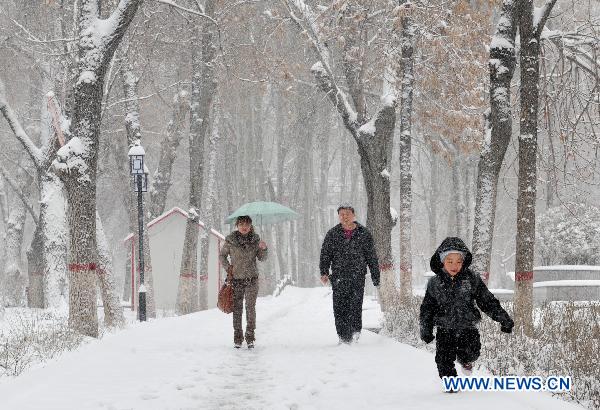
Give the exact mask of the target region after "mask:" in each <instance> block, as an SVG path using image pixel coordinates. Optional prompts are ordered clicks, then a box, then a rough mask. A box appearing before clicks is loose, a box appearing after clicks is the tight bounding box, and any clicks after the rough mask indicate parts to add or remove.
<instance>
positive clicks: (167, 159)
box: [149, 91, 190, 220]
mask: <svg viewBox="0 0 600 410" xmlns="http://www.w3.org/2000/svg"><path fill="white" fill-rule="evenodd" d="M173 100H174V101H173V102H174V104H173V113H172V114H171V119H170V121H169V124H168V125H167V135H166V136H165V138H164V139H163V140H162V142H161V144H160V158H159V160H158V167H157V168H156V172H154V175H153V177H152V187H151V188H150V208H149V215H150V216H149V219H150V220H153V219H154V218H157V217H158V216H160V215H161V214H162V213H163V212H164V211H165V205H166V202H167V195H168V193H169V188H171V184H172V181H171V178H172V170H173V164H174V163H175V159H176V158H177V148H179V144H180V143H181V139H182V138H183V132H182V126H183V123H184V121H185V118H186V116H187V113H188V111H189V109H190V104H189V99H188V95H187V93H186V92H185V91H180V92H179V93H178V94H177V95H176V96H175V98H174V99H173Z"/></svg>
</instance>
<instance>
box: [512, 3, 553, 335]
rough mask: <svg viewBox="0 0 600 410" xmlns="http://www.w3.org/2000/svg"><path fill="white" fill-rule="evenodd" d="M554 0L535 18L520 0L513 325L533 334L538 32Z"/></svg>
mask: <svg viewBox="0 0 600 410" xmlns="http://www.w3.org/2000/svg"><path fill="white" fill-rule="evenodd" d="M555 2H556V0H550V1H549V2H547V3H546V5H545V6H544V8H542V13H541V16H542V17H541V19H540V21H539V22H538V21H534V18H535V17H534V4H533V0H521V1H520V2H519V11H518V15H519V33H520V36H521V59H520V63H521V89H520V98H521V118H520V119H521V122H520V131H519V192H518V196H517V240H516V242H517V243H516V255H515V326H516V327H517V329H522V330H523V331H524V332H525V334H527V335H530V336H531V335H532V334H533V263H534V246H535V203H536V193H537V163H536V161H537V134H538V108H539V79H540V64H539V60H540V35H541V32H542V29H543V28H544V24H545V21H546V19H547V16H548V14H549V13H550V11H551V9H552V7H553V6H554V3H555Z"/></svg>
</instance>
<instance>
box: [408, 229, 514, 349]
mask: <svg viewBox="0 0 600 410" xmlns="http://www.w3.org/2000/svg"><path fill="white" fill-rule="evenodd" d="M448 250H458V251H461V252H463V253H464V255H465V257H464V261H463V266H462V269H461V271H460V272H459V273H457V274H456V276H454V278H452V277H451V276H450V274H448V273H447V272H446V271H444V270H443V269H442V268H443V263H442V261H441V260H440V254H441V253H443V252H445V251H448ZM472 259H473V256H472V255H471V252H470V251H469V248H467V246H466V245H465V243H464V242H463V241H462V240H461V239H460V238H454V237H450V238H446V239H445V240H444V241H443V242H442V243H441V245H440V246H439V247H438V249H437V250H436V251H435V253H434V254H433V256H432V257H431V262H430V266H431V270H432V271H433V272H434V273H435V276H434V277H432V278H431V279H429V282H428V283H427V291H426V292H425V298H424V299H423V303H422V304H421V314H420V324H421V338H423V339H424V340H425V339H427V338H430V339H433V337H432V335H433V327H434V326H438V327H441V328H445V329H467V328H475V325H476V323H477V322H478V321H479V320H481V313H480V312H479V309H481V310H482V311H483V312H484V313H486V314H487V315H488V316H490V317H491V318H492V319H493V320H495V321H496V322H499V323H500V324H501V325H502V327H503V328H512V326H513V321H512V319H511V318H510V316H509V315H508V313H506V311H505V310H504V309H503V308H502V306H501V305H500V302H498V299H496V298H495V297H494V295H493V294H492V293H491V292H490V291H489V290H488V288H487V286H485V284H484V283H483V281H482V280H481V278H480V277H479V275H476V274H474V273H473V272H472V271H471V270H470V269H469V265H470V264H471V261H472ZM475 303H477V306H478V307H479V309H477V307H475ZM430 336H431V337H430Z"/></svg>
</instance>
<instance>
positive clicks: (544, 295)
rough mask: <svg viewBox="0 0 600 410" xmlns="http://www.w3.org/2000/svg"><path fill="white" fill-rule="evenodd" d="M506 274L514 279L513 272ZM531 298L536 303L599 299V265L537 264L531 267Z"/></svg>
mask: <svg viewBox="0 0 600 410" xmlns="http://www.w3.org/2000/svg"><path fill="white" fill-rule="evenodd" d="M507 275H508V276H509V277H510V278H511V279H512V280H513V281H514V279H515V276H514V272H507ZM533 298H534V301H535V302H537V303H543V302H546V301H548V302H549V301H593V300H600V266H588V265H555V266H537V267H535V268H533Z"/></svg>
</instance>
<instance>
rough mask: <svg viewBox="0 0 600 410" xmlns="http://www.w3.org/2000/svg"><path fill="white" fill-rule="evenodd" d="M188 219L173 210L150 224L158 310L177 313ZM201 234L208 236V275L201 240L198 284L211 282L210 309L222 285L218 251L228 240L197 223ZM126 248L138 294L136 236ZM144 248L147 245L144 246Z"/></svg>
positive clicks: (176, 209) (185, 214) (179, 211)
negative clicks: (178, 290)
mask: <svg viewBox="0 0 600 410" xmlns="http://www.w3.org/2000/svg"><path fill="white" fill-rule="evenodd" d="M187 220H188V214H187V212H185V211H183V210H182V209H180V208H177V207H175V208H172V209H171V210H169V211H167V212H165V213H163V214H162V215H160V216H159V217H157V218H155V219H154V220H152V221H150V222H149V223H148V237H149V240H150V258H151V260H152V275H153V279H154V299H155V302H156V308H157V309H165V310H174V309H175V307H176V301H177V286H178V284H179V274H180V269H181V254H182V252H183V241H184V237H185V227H186V224H187ZM198 235H199V236H200V237H204V236H205V235H208V268H207V271H206V272H205V269H203V268H202V267H201V266H200V263H201V260H202V258H201V256H202V255H201V252H202V250H201V248H202V247H201V246H200V241H198V259H197V260H198V270H197V272H198V281H199V282H200V281H202V280H207V281H208V307H209V308H212V307H216V306H217V294H218V292H219V289H220V287H221V284H222V280H223V278H222V273H221V264H220V262H219V251H220V250H221V246H222V245H223V244H224V242H225V237H224V236H223V234H221V233H220V232H218V231H216V230H214V229H210V231H209V230H208V229H207V228H206V226H205V224H204V223H203V222H201V221H199V222H198ZM124 241H125V246H127V247H128V249H129V251H130V252H131V254H130V255H129V257H130V258H131V261H130V263H131V269H130V275H131V291H132V295H136V294H137V285H136V284H137V283H138V280H137V274H138V250H137V246H138V244H137V243H134V242H135V241H134V240H133V234H129V236H127V237H126V238H125V240H124ZM144 246H147V245H146V244H144ZM131 300H132V302H131V309H132V310H135V309H136V306H135V301H136V298H135V297H132V298H131Z"/></svg>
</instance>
